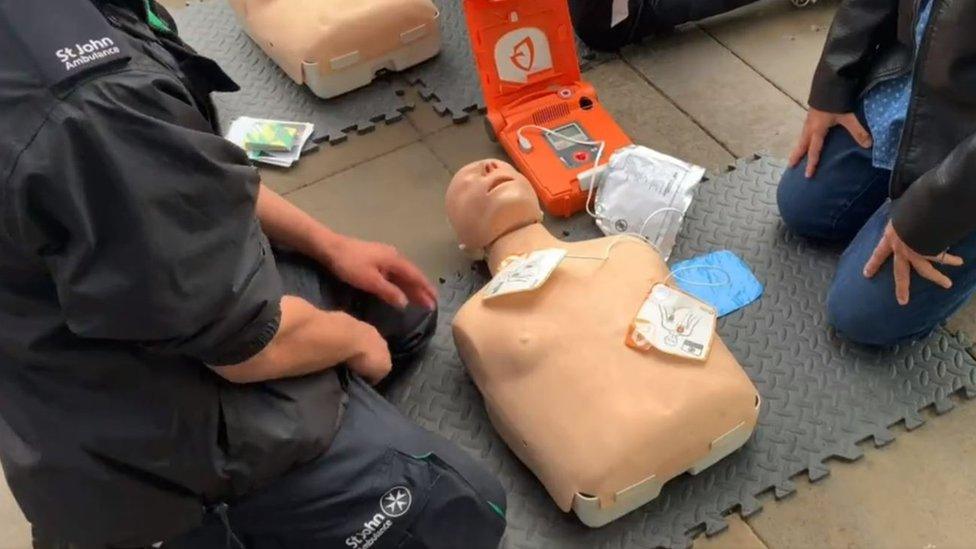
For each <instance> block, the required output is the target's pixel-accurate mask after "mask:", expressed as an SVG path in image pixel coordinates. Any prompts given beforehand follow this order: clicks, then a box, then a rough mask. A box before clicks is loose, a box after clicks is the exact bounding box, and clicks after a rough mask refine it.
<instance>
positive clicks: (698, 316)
mask: <svg viewBox="0 0 976 549" xmlns="http://www.w3.org/2000/svg"><path fill="white" fill-rule="evenodd" d="M717 318H718V317H717V315H716V312H715V309H713V308H712V307H710V306H708V305H706V304H705V303H702V302H701V301H699V300H697V299H695V298H693V297H691V296H690V295H688V294H686V293H684V292H681V291H679V290H675V289H674V288H671V287H669V286H666V285H664V284H656V285H654V287H653V288H651V292H650V294H648V296H647V299H645V300H644V304H643V305H642V306H641V308H640V311H638V313H637V318H635V319H634V322H633V324H632V325H631V327H630V331H629V333H628V336H627V345H628V346H630V347H633V348H635V349H639V350H642V351H649V350H651V349H657V350H658V351H661V352H663V353H667V354H669V355H674V356H679V357H682V358H688V359H691V360H701V361H703V360H705V359H706V358H708V352H709V351H710V350H711V347H712V340H713V339H714V337H715V322H716V319H717Z"/></svg>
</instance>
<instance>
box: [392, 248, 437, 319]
mask: <svg viewBox="0 0 976 549" xmlns="http://www.w3.org/2000/svg"><path fill="white" fill-rule="evenodd" d="M387 277H388V278H389V279H390V280H391V281H392V282H393V283H394V284H396V285H397V286H399V287H400V289H401V290H402V291H403V292H404V293H405V294H406V296H407V297H408V298H409V299H410V301H411V302H412V303H416V304H418V305H422V306H424V307H427V308H428V309H433V308H434V307H436V306H437V289H436V288H435V287H434V285H433V284H432V283H431V282H430V280H428V279H427V276H426V275H424V273H423V272H422V271H421V270H420V269H419V268H417V266H416V265H414V264H413V263H411V262H409V261H407V260H406V259H404V258H402V257H397V258H396V259H395V260H394V261H393V262H391V263H390V265H389V266H388V267H387Z"/></svg>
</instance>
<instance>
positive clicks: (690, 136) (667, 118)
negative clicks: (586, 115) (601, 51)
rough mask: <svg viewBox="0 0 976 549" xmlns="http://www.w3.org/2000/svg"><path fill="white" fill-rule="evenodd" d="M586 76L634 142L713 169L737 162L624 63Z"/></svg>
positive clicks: (596, 69) (612, 63) (617, 62)
mask: <svg viewBox="0 0 976 549" xmlns="http://www.w3.org/2000/svg"><path fill="white" fill-rule="evenodd" d="M585 77H586V79H587V80H589V81H590V82H591V83H593V85H594V86H595V87H596V90H597V93H598V94H599V96H600V101H601V102H602V103H603V105H604V106H605V107H606V108H607V110H609V111H610V114H612V115H613V117H614V120H616V121H617V123H618V124H620V126H621V127H622V128H623V129H624V131H626V132H627V135H629V136H630V138H631V139H632V140H633V141H634V143H637V144H639V145H644V146H647V147H650V148H652V149H655V150H658V151H661V152H663V153H666V154H670V155H672V156H675V157H678V158H680V159H682V160H686V161H688V162H694V163H695V164H698V165H700V166H703V167H705V168H707V169H710V170H719V169H721V168H724V167H725V166H727V165H729V164H731V163H732V162H734V160H735V159H734V158H733V156H732V155H731V154H730V153H729V152H728V151H727V150H725V149H723V148H722V146H721V145H719V144H718V142H717V141H715V140H714V139H712V138H711V137H709V135H708V134H707V133H706V132H705V130H704V129H702V128H701V127H699V126H698V125H697V124H695V123H694V122H693V121H692V120H691V119H690V118H689V117H688V116H687V115H685V114H684V113H682V112H681V111H680V110H678V108H677V107H676V106H675V105H674V104H673V103H671V102H670V101H669V100H668V99H667V98H666V97H664V96H663V95H661V93H660V92H658V91H657V90H655V89H654V88H653V87H652V86H651V85H650V84H648V83H647V81H646V80H645V79H644V77H643V76H642V75H641V74H640V73H638V72H637V71H635V70H634V69H633V68H632V67H631V66H629V65H627V64H626V63H624V62H623V61H621V60H614V61H610V62H606V63H603V64H601V65H599V66H595V67H594V68H593V69H591V70H589V71H587V73H586V74H585Z"/></svg>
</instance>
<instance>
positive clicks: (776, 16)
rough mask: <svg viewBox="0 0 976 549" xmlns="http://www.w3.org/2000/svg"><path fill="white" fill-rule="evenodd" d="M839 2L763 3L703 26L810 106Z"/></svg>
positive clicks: (773, 0) (767, 0) (779, 0)
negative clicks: (813, 82) (815, 76)
mask: <svg viewBox="0 0 976 549" xmlns="http://www.w3.org/2000/svg"><path fill="white" fill-rule="evenodd" d="M837 4H838V2H837V0H820V1H819V2H817V3H816V4H813V5H812V6H808V7H806V8H803V9H797V8H795V7H794V6H793V4H791V3H790V2H787V1H786V0H763V1H761V2H757V3H755V4H751V5H749V6H746V7H743V8H742V9H738V10H735V11H733V12H730V13H727V14H723V15H719V16H717V17H713V18H711V19H709V20H707V21H704V22H703V23H702V24H701V27H702V28H703V29H704V30H705V32H706V33H708V34H709V35H710V36H712V38H714V39H715V40H717V41H718V42H720V43H721V44H722V45H724V46H725V47H727V48H728V49H730V50H731V51H732V53H734V54H735V55H736V56H737V57H739V58H740V59H742V60H743V61H744V62H745V63H746V64H747V65H749V66H750V67H752V68H753V69H755V70H756V71H757V72H759V73H760V74H761V75H762V76H763V77H764V78H766V79H768V80H769V81H771V82H772V83H773V84H774V85H775V86H776V87H777V88H779V89H780V90H783V91H784V92H785V93H786V94H787V95H789V96H790V97H792V98H793V100H794V101H797V102H798V103H800V104H802V105H804V106H806V104H807V103H806V101H807V96H808V94H809V92H810V81H811V80H812V78H813V71H814V68H815V67H816V65H817V61H819V59H820V53H821V51H822V50H823V45H824V41H825V40H826V39H827V31H828V30H829V28H830V23H831V21H833V19H834V13H835V12H836V11H837Z"/></svg>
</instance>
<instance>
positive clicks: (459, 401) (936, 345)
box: [390, 158, 976, 549]
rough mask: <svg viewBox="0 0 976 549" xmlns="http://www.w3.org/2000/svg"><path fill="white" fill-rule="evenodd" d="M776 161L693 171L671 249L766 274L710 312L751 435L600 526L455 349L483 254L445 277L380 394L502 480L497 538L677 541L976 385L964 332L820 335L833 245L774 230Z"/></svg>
mask: <svg viewBox="0 0 976 549" xmlns="http://www.w3.org/2000/svg"><path fill="white" fill-rule="evenodd" d="M782 170H783V163H782V162H780V161H776V160H771V159H766V158H756V159H752V160H749V161H740V163H739V164H738V165H737V168H736V169H735V170H734V171H731V172H729V173H727V174H725V175H722V176H720V177H718V178H717V179H714V180H713V181H710V182H707V183H703V184H702V185H701V186H700V187H699V192H698V196H697V198H696V200H695V202H694V203H693V205H692V207H691V209H690V210H689V213H688V215H687V218H686V220H685V223H684V227H683V230H682V236H681V238H680V239H679V242H678V246H677V247H676V249H675V252H674V254H673V255H674V256H675V257H674V260H675V261H678V260H681V259H685V258H688V257H692V256H696V255H700V254H704V253H707V252H711V251H715V250H721V249H729V250H732V251H734V252H735V253H736V254H738V255H739V256H740V257H742V258H743V259H744V260H745V261H746V262H747V263H748V264H749V265H750V266H751V267H752V269H753V270H754V272H755V274H756V276H757V277H758V278H759V279H760V280H761V281H762V282H763V283H765V285H766V293H765V295H764V296H763V297H762V298H761V299H760V300H759V301H758V302H757V303H754V304H752V305H750V306H749V307H747V308H745V309H743V310H740V311H737V312H735V313H733V314H731V315H729V316H727V317H725V318H723V319H721V320H720V321H719V333H720V334H721V336H722V338H723V340H724V341H725V343H726V344H727V345H728V346H729V347H730V348H731V349H732V352H733V353H734V354H735V356H736V357H737V358H738V360H739V361H740V363H741V364H742V366H743V367H744V368H745V370H746V371H747V372H748V374H749V376H750V377H751V378H752V380H753V382H754V383H755V384H756V386H757V387H758V389H759V392H760V393H761V394H762V397H763V401H764V402H763V405H762V410H761V413H760V416H759V425H758V427H757V429H756V432H755V434H754V436H753V438H752V439H751V440H750V441H749V442H748V443H747V444H746V445H745V446H744V447H743V448H742V449H741V450H739V451H738V452H736V453H734V454H733V455H731V456H729V457H728V458H726V459H725V460H723V461H721V462H719V463H718V464H716V465H714V466H713V467H711V468H710V469H708V470H706V471H705V472H703V473H702V474H700V475H698V476H695V477H692V476H689V475H685V476H681V477H679V478H676V479H674V480H672V481H671V482H669V483H668V484H667V485H665V487H664V490H663V491H662V492H661V495H660V497H659V498H658V499H656V500H655V501H653V502H651V503H649V504H648V505H645V506H644V507H642V508H641V509H638V510H637V511H635V512H633V513H631V514H630V515H627V516H625V517H623V518H621V519H620V520H618V521H616V522H614V523H611V524H610V525H608V526H606V527H604V528H601V529H597V530H591V529H589V528H586V527H585V526H582V525H581V524H580V523H579V522H578V521H577V520H576V519H575V518H574V517H573V516H572V515H571V514H563V513H562V512H560V511H559V510H558V509H557V508H556V506H555V505H554V504H553V503H552V501H551V500H550V499H549V496H548V495H547V493H546V492H545V490H544V489H543V487H542V485H541V484H539V482H538V481H537V480H536V479H535V477H534V476H533V475H532V474H531V472H529V471H528V469H526V468H525V467H524V466H523V465H521V463H520V462H519V461H518V460H517V459H516V458H515V456H514V455H513V454H512V453H510V452H509V451H508V449H507V448H506V446H505V444H504V442H503V441H502V440H501V439H500V438H499V437H498V436H497V435H496V434H495V433H494V431H493V429H492V427H491V424H490V423H489V421H488V418H487V416H486V415H485V412H484V408H483V406H482V401H481V398H480V396H479V393H478V391H477V389H476V388H475V386H474V385H473V383H472V382H471V381H470V378H469V377H468V376H467V374H466V373H465V370H464V367H463V365H462V364H461V362H460V360H459V358H458V355H457V352H456V350H455V347H454V344H453V341H452V339H451V333H450V322H451V319H452V317H453V316H454V313H455V312H456V311H457V310H458V308H459V307H460V306H461V305H462V304H463V303H464V302H465V301H466V300H467V299H468V297H469V296H470V295H471V294H472V293H473V292H475V291H477V290H478V289H479V288H481V287H482V286H483V285H484V283H485V282H486V281H487V280H488V277H487V273H486V272H485V270H484V267H483V265H480V264H479V265H476V266H474V267H472V269H471V270H470V271H468V272H464V273H458V274H455V275H453V276H449V277H446V279H445V280H444V281H443V283H442V285H441V307H442V309H441V310H442V315H441V321H440V322H441V325H440V326H439V328H438V332H437V334H436V336H435V340H434V342H433V344H432V346H431V349H430V351H429V353H428V355H427V356H426V357H425V358H424V360H422V361H421V363H420V364H418V367H417V368H416V369H415V370H412V371H409V372H407V373H406V374H405V378H404V379H403V380H402V382H401V383H397V384H396V385H395V386H394V387H393V389H392V391H391V393H390V398H391V399H392V400H393V401H394V402H395V403H396V404H397V405H398V406H399V407H400V408H401V409H402V410H404V412H405V413H407V414H408V415H409V416H410V417H412V418H413V419H415V420H416V421H417V422H419V423H420V424H421V425H423V426H424V427H426V428H428V429H431V430H433V431H437V432H439V433H441V434H442V435H444V436H446V437H447V438H449V439H451V440H453V441H455V442H456V443H458V444H460V445H461V446H463V447H464V448H465V449H467V450H468V451H469V452H471V453H472V454H473V455H475V456H478V457H480V458H481V460H482V461H483V463H485V464H486V465H487V467H489V468H490V470H491V471H492V472H493V473H494V474H496V475H497V476H498V477H499V478H500V479H501V481H502V483H503V485H504V486H505V489H506V490H507V491H508V494H509V500H508V502H509V508H508V518H509V529H508V534H507V543H508V546H509V547H512V548H519V549H529V548H531V549H537V548H545V549H548V548H557V549H567V548H580V549H583V548H586V549H593V548H608V549H610V548H613V549H616V548H624V547H640V548H648V547H656V546H665V547H689V546H690V545H691V540H692V538H693V537H694V536H695V535H697V534H700V533H702V532H704V533H707V534H714V533H717V532H719V531H721V530H723V529H725V528H726V524H725V521H724V518H723V516H724V515H727V514H729V513H732V512H740V513H741V514H742V515H744V516H749V515H751V514H753V513H756V512H758V511H759V510H760V507H761V504H760V502H759V501H758V500H757V497H758V496H759V495H760V494H764V493H769V492H772V493H773V494H774V495H775V497H777V498H780V497H785V496H787V495H789V494H790V493H792V492H793V491H794V485H793V482H791V480H790V479H791V478H793V477H794V476H796V475H799V474H804V473H805V474H806V475H808V477H809V478H810V479H811V480H818V479H821V478H823V477H824V476H826V475H827V474H828V468H827V465H826V464H825V463H824V462H825V460H827V459H829V458H832V457H838V458H841V459H844V460H854V459H857V458H859V457H860V456H861V454H862V450H861V449H860V448H859V447H858V446H857V443H858V442H860V441H863V440H867V439H873V442H874V443H875V444H876V445H878V446H882V445H884V444H887V443H888V442H890V441H892V440H893V439H894V434H893V433H892V431H890V430H889V427H891V426H893V425H894V424H896V423H899V422H904V423H905V425H906V426H907V427H908V428H909V429H913V428H915V427H917V426H919V425H921V424H922V422H923V417H922V415H921V414H920V410H922V409H923V408H926V407H928V406H930V405H934V406H935V410H936V411H937V412H940V413H941V412H944V411H947V410H949V409H950V408H951V407H952V406H953V404H952V401H951V400H950V395H952V394H954V393H959V394H961V395H962V396H965V397H968V398H972V397H973V396H976V362H974V360H973V359H972V358H971V357H970V356H969V355H968V354H967V353H966V350H965V348H966V344H965V342H963V341H961V340H958V339H957V338H956V337H954V336H952V335H950V334H949V333H947V332H946V331H944V330H939V331H937V333H935V334H934V335H933V336H932V337H930V338H929V339H928V340H926V341H925V342H922V343H917V344H915V345H912V346H906V347H903V348H900V349H892V350H887V351H877V350H869V349H864V348H860V347H856V346H852V345H849V344H846V343H844V342H842V341H840V340H838V339H837V338H836V337H835V336H834V335H833V334H832V332H831V330H830V329H829V328H828V326H827V323H826V320H825V318H824V305H823V303H824V297H825V296H826V292H827V289H828V287H829V284H830V281H831V278H832V275H833V271H834V268H835V265H836V263H837V257H838V250H836V249H829V248H821V247H818V246H815V245H812V244H810V243H807V242H805V241H802V240H800V239H798V238H796V237H794V236H792V235H790V234H788V233H787V232H785V230H784V228H783V227H782V225H781V223H780V222H779V220H778V216H777V210H776V203H775V185H776V182H777V181H778V179H779V175H780V174H781V173H782ZM549 225H550V228H551V229H552V230H553V232H554V233H555V234H557V235H559V234H560V233H562V234H563V236H564V237H565V238H566V239H567V240H581V239H586V238H593V237H597V236H600V235H599V233H598V232H597V230H596V228H595V226H594V224H593V223H592V221H591V220H590V219H588V218H586V217H585V216H583V217H577V218H575V219H572V220H568V221H560V222H549ZM607 428H612V426H611V425H608V426H607Z"/></svg>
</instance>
